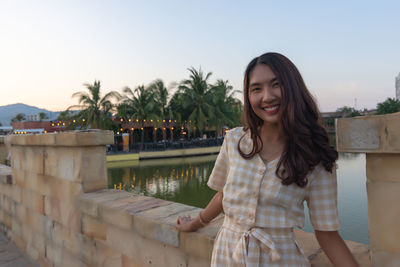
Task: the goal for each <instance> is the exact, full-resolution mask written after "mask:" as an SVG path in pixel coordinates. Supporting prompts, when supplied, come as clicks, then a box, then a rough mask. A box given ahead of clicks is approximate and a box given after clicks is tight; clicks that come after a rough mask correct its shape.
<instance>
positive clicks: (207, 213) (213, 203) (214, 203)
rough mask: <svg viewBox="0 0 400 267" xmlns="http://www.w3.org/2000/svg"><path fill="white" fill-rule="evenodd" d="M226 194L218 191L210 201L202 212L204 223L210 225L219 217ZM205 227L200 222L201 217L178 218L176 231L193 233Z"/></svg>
mask: <svg viewBox="0 0 400 267" xmlns="http://www.w3.org/2000/svg"><path fill="white" fill-rule="evenodd" d="M223 197H224V194H223V193H222V191H218V192H217V193H216V194H215V195H214V197H213V198H212V199H211V200H210V202H209V203H208V205H207V207H206V208H205V209H204V210H202V211H201V220H202V221H203V222H204V223H206V224H207V223H209V222H210V221H211V220H212V219H214V218H215V217H217V216H218V215H219V214H220V213H221V212H222V198H223ZM201 227H203V224H202V223H201V221H200V217H199V216H197V217H196V218H195V219H193V220H192V219H191V218H190V217H181V216H179V217H178V220H177V222H176V229H178V230H179V231H184V232H192V231H196V230H197V229H199V228H201Z"/></svg>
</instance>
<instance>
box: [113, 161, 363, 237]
mask: <svg viewBox="0 0 400 267" xmlns="http://www.w3.org/2000/svg"><path fill="white" fill-rule="evenodd" d="M216 157H217V156H216V155H212V156H197V157H189V158H175V159H161V160H146V161H140V162H138V161H136V162H135V163H134V166H129V163H128V165H127V166H121V164H119V166H115V165H114V166H112V165H109V166H108V177H109V188H115V189H120V190H127V191H132V192H135V193H137V194H142V195H146V196H153V197H157V198H161V199H166V200H171V201H174V202H179V203H183V204H187V205H191V206H196V207H200V208H204V207H205V206H206V205H207V203H208V202H209V201H210V199H211V198H212V197H213V195H214V194H215V191H213V190H211V189H210V188H208V186H207V180H208V177H209V176H210V174H211V171H212V168H213V167H214V163H215V159H216ZM337 164H338V169H337V177H338V208H339V216H340V219H341V223H342V227H341V230H340V233H341V234H342V236H343V238H345V239H348V240H353V241H357V242H361V243H365V244H368V243H369V238H368V217H367V194H366V188H365V183H366V173H365V170H366V169H365V154H352V153H339V160H338V161H337ZM306 212H308V211H307V209H306ZM304 230H305V231H309V232H311V231H312V226H311V224H310V222H309V219H308V215H306V223H305V227H304Z"/></svg>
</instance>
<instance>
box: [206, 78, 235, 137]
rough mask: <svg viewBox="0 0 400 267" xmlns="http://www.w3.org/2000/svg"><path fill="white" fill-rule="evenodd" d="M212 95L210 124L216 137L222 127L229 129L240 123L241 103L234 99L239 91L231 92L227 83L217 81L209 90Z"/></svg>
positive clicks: (231, 88)
mask: <svg viewBox="0 0 400 267" xmlns="http://www.w3.org/2000/svg"><path fill="white" fill-rule="evenodd" d="M210 92H211V94H212V95H213V104H214V107H215V109H214V116H213V118H212V122H211V123H212V124H213V125H214V126H215V128H216V131H217V136H219V135H220V133H221V132H220V130H221V129H222V126H223V125H228V126H229V127H233V126H237V125H239V123H240V115H241V111H242V109H241V102H240V101H239V100H238V99H236V98H235V97H234V95H235V94H236V93H240V91H239V90H233V87H232V86H231V85H229V82H228V81H224V80H217V82H216V84H215V85H214V86H213V87H212V88H211V89H210Z"/></svg>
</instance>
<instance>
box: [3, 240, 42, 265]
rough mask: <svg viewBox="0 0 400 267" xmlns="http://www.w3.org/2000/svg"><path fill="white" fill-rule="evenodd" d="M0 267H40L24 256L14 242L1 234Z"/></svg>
mask: <svg viewBox="0 0 400 267" xmlns="http://www.w3.org/2000/svg"><path fill="white" fill-rule="evenodd" d="M0 267H39V264H37V263H33V262H32V261H31V260H29V259H28V257H27V256H26V255H24V254H22V253H21V252H20V251H19V250H18V248H17V247H16V246H15V245H14V243H13V242H11V241H9V240H8V239H7V238H6V237H5V236H4V235H3V234H0Z"/></svg>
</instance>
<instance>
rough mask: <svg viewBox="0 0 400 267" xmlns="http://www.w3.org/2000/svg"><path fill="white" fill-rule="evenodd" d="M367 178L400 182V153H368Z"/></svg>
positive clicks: (369, 179)
mask: <svg viewBox="0 0 400 267" xmlns="http://www.w3.org/2000/svg"><path fill="white" fill-rule="evenodd" d="M366 167H367V180H368V181H382V182H398V183H399V182H400V154H383V153H379V154H377V153H367V158H366Z"/></svg>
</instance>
